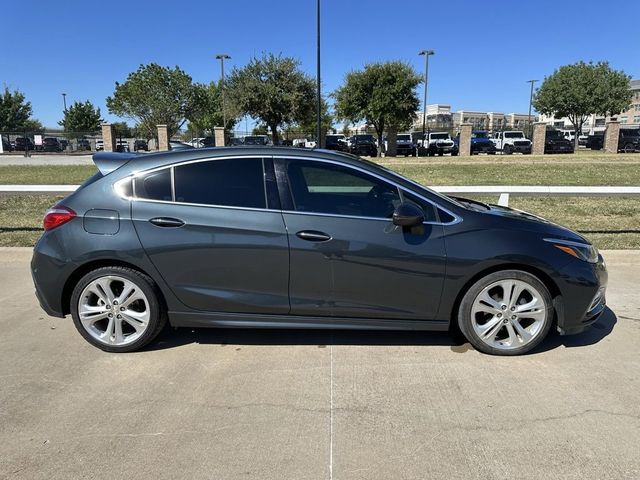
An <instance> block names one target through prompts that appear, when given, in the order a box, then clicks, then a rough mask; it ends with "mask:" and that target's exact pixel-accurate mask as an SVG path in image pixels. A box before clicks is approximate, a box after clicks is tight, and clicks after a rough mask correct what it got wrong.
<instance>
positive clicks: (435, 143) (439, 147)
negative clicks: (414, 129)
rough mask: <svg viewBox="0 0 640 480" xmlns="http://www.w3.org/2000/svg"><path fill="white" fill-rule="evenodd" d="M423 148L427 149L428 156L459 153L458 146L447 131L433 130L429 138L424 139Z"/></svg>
mask: <svg viewBox="0 0 640 480" xmlns="http://www.w3.org/2000/svg"><path fill="white" fill-rule="evenodd" d="M422 146H423V148H426V150H427V156H429V157H431V156H434V155H444V154H445V153H450V154H451V155H453V156H455V155H458V147H457V146H456V144H455V142H454V141H453V139H452V138H451V135H449V133H447V132H431V133H429V134H428V135H427V139H426V140H423V141H422Z"/></svg>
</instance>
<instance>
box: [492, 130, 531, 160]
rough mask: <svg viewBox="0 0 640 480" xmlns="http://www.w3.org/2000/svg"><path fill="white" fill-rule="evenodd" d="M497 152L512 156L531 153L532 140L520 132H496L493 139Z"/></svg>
mask: <svg viewBox="0 0 640 480" xmlns="http://www.w3.org/2000/svg"><path fill="white" fill-rule="evenodd" d="M491 140H492V141H493V144H494V145H495V146H496V150H498V151H499V152H502V153H504V154H505V155H511V154H512V153H524V154H529V153H531V140H529V139H528V138H527V137H525V136H524V132H521V131H520V130H508V131H506V132H496V133H494V134H493V136H492V137H491Z"/></svg>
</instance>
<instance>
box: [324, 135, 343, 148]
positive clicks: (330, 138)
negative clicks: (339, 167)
mask: <svg viewBox="0 0 640 480" xmlns="http://www.w3.org/2000/svg"><path fill="white" fill-rule="evenodd" d="M324 142H325V143H324V144H325V148H326V149H327V150H337V151H339V152H346V151H348V147H347V139H346V137H345V136H344V135H343V134H341V133H337V134H333V135H327V136H326V137H325V140H324Z"/></svg>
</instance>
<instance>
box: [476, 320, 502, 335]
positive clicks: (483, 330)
mask: <svg viewBox="0 0 640 480" xmlns="http://www.w3.org/2000/svg"><path fill="white" fill-rule="evenodd" d="M501 325H502V319H501V318H498V317H497V316H496V317H493V318H492V319H491V320H489V321H488V322H487V323H485V324H484V325H480V326H478V331H479V333H480V336H481V337H482V338H486V339H489V338H491V339H493V338H494V337H495V336H496V334H497V333H498V332H499V331H500V326H501Z"/></svg>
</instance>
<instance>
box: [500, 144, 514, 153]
mask: <svg viewBox="0 0 640 480" xmlns="http://www.w3.org/2000/svg"><path fill="white" fill-rule="evenodd" d="M502 151H503V152H504V154H505V155H511V154H512V153H513V152H512V151H511V145H505V146H504V148H503V149H502Z"/></svg>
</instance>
